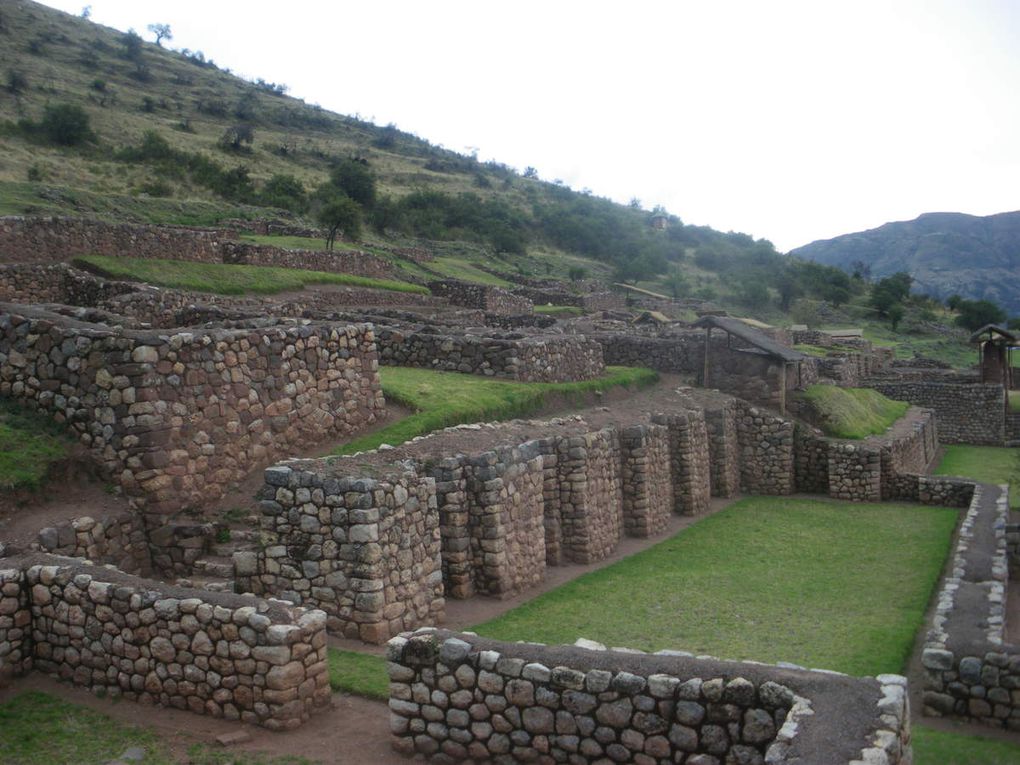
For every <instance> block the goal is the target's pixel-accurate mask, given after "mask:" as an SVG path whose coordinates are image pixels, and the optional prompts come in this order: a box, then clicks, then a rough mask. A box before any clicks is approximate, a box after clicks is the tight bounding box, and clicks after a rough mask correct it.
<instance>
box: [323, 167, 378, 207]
mask: <svg viewBox="0 0 1020 765" xmlns="http://www.w3.org/2000/svg"><path fill="white" fill-rule="evenodd" d="M329 179H330V182H331V183H332V184H333V185H334V186H336V188H337V189H339V190H340V191H342V192H343V193H344V195H345V196H347V197H350V198H351V199H353V200H354V201H355V202H357V203H358V204H359V205H361V206H362V207H364V208H365V209H366V210H368V209H371V207H372V205H374V204H375V175H374V174H373V173H372V169H371V168H370V167H369V166H368V162H367V161H365V160H364V159H356V158H354V157H351V158H350V159H345V160H343V161H342V162H340V163H339V164H337V166H336V167H334V168H333V171H332V172H331V173H330V174H329Z"/></svg>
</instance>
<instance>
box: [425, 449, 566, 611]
mask: <svg viewBox="0 0 1020 765" xmlns="http://www.w3.org/2000/svg"><path fill="white" fill-rule="evenodd" d="M422 468H423V470H424V471H426V472H427V473H428V475H430V476H431V477H432V478H434V479H435V482H436V501H437V504H438V506H439V522H440V530H441V535H442V550H443V582H444V585H445V590H446V594H447V595H449V596H450V597H453V598H467V597H471V596H472V595H474V594H476V593H483V594H486V595H494V596H496V597H507V596H509V595H512V594H514V593H516V592H519V591H520V590H523V589H526V588H527V587H530V586H532V585H534V584H537V583H538V582H540V581H542V579H543V578H544V577H545V565H546V557H545V525H544V519H545V515H544V512H545V506H544V502H543V498H542V492H543V484H544V472H543V468H544V461H543V458H542V455H541V454H540V452H539V451H538V449H537V448H535V447H534V445H533V444H523V445H522V446H520V447H506V448H499V449H495V450H493V451H487V452H483V453H481V454H478V455H471V456H467V455H463V454H461V455H457V456H456V457H447V458H445V459H441V460H439V461H438V462H437V463H436V464H435V465H428V464H427V463H426V464H425V465H423V466H422Z"/></svg>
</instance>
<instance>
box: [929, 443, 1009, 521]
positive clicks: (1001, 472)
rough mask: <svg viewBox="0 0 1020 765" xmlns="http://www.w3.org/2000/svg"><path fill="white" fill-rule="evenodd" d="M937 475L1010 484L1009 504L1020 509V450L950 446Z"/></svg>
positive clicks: (997, 447) (936, 470) (999, 447)
mask: <svg viewBox="0 0 1020 765" xmlns="http://www.w3.org/2000/svg"><path fill="white" fill-rule="evenodd" d="M935 474H936V475H956V476H961V477H964V478H973V479H974V480H975V481H985V482H987V483H1008V484H1009V504H1010V506H1011V507H1013V508H1016V509H1020V449H1010V448H1006V447H1002V446H966V445H963V444H950V445H949V446H946V453H945V455H944V456H943V457H942V461H941V462H940V463H939V466H938V467H937V468H936V469H935Z"/></svg>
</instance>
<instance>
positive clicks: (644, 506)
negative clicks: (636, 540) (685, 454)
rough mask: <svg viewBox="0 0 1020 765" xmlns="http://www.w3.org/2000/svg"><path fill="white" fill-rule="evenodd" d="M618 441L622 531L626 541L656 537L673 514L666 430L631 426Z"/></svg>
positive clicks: (668, 440) (667, 433)
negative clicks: (627, 537)
mask: <svg viewBox="0 0 1020 765" xmlns="http://www.w3.org/2000/svg"><path fill="white" fill-rule="evenodd" d="M619 439H620V466H621V470H622V474H621V477H620V486H621V493H622V495H623V531H624V533H625V534H626V535H627V536H629V537H642V538H647V537H653V536H657V535H658V534H661V533H662V532H663V531H665V529H666V525H667V523H668V522H669V518H670V516H671V515H672V514H673V510H674V481H673V460H672V459H671V458H670V432H669V429H668V428H667V427H664V426H662V425H654V424H653V425H632V426H631V427H628V428H623V429H622V430H620V434H619Z"/></svg>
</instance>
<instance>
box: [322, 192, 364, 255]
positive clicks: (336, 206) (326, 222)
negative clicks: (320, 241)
mask: <svg viewBox="0 0 1020 765" xmlns="http://www.w3.org/2000/svg"><path fill="white" fill-rule="evenodd" d="M316 220H318V222H319V224H320V225H321V226H323V227H324V228H325V229H326V249H328V250H332V249H333V244H334V243H335V242H336V238H337V235H338V234H340V233H341V232H342V233H343V235H344V236H346V237H347V238H348V239H350V240H352V241H355V242H356V241H358V240H359V239H361V208H360V207H359V206H358V203H357V202H355V201H354V200H353V199H351V198H350V197H345V196H336V197H333V199H331V200H330V201H329V202H327V203H326V204H324V205H323V206H322V208H321V209H320V210H319V214H318V215H317V216H316Z"/></svg>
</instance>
